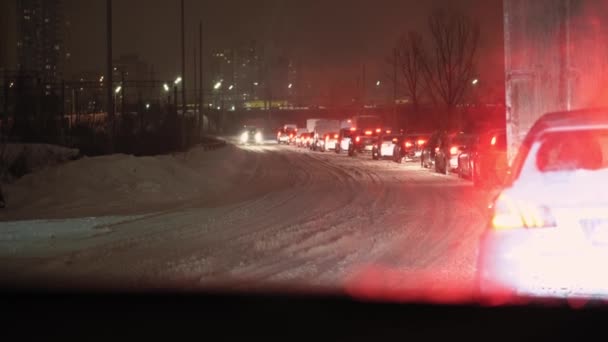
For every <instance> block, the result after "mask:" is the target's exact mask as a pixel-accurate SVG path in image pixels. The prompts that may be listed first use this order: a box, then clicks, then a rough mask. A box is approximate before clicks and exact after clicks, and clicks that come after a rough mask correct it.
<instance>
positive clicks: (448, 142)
mask: <svg viewBox="0 0 608 342" xmlns="http://www.w3.org/2000/svg"><path fill="white" fill-rule="evenodd" d="M473 139H474V136H473V135H471V134H466V133H463V132H459V133H449V134H441V135H440V136H439V142H438V144H437V147H436V148H435V171H436V172H439V173H443V174H446V175H447V174H449V173H450V172H453V171H458V156H459V155H460V153H462V152H464V151H466V150H468V149H469V146H470V145H471V143H472V142H473Z"/></svg>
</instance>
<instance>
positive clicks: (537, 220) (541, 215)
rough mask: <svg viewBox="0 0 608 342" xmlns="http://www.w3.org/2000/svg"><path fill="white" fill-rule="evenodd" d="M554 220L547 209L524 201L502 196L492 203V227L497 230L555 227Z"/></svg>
mask: <svg viewBox="0 0 608 342" xmlns="http://www.w3.org/2000/svg"><path fill="white" fill-rule="evenodd" d="M555 226H556V222H555V218H554V217H553V215H552V214H551V211H550V210H549V208H546V207H542V206H538V205H535V204H533V203H530V202H528V201H524V200H516V199H513V198H511V197H509V196H506V195H504V194H502V195H500V196H499V197H498V199H497V200H496V203H494V216H493V218H492V227H493V228H494V229H497V230H504V229H516V228H549V227H555Z"/></svg>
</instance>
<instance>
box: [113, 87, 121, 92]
mask: <svg viewBox="0 0 608 342" xmlns="http://www.w3.org/2000/svg"><path fill="white" fill-rule="evenodd" d="M121 90H122V86H118V87H116V90H114V92H115V93H116V94H118V93H120V91H121Z"/></svg>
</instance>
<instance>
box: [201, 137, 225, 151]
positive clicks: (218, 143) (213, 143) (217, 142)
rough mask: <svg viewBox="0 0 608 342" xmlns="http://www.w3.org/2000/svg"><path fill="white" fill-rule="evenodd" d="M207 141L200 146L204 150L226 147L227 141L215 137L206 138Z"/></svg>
mask: <svg viewBox="0 0 608 342" xmlns="http://www.w3.org/2000/svg"><path fill="white" fill-rule="evenodd" d="M207 139H209V141H207V142H203V143H202V144H201V147H202V148H203V150H204V151H213V150H217V149H220V148H222V147H226V145H227V143H226V141H225V140H221V139H217V138H207Z"/></svg>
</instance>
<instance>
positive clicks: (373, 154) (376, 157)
mask: <svg viewBox="0 0 608 342" xmlns="http://www.w3.org/2000/svg"><path fill="white" fill-rule="evenodd" d="M372 159H373V160H378V159H379V158H378V153H377V152H376V151H372Z"/></svg>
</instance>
